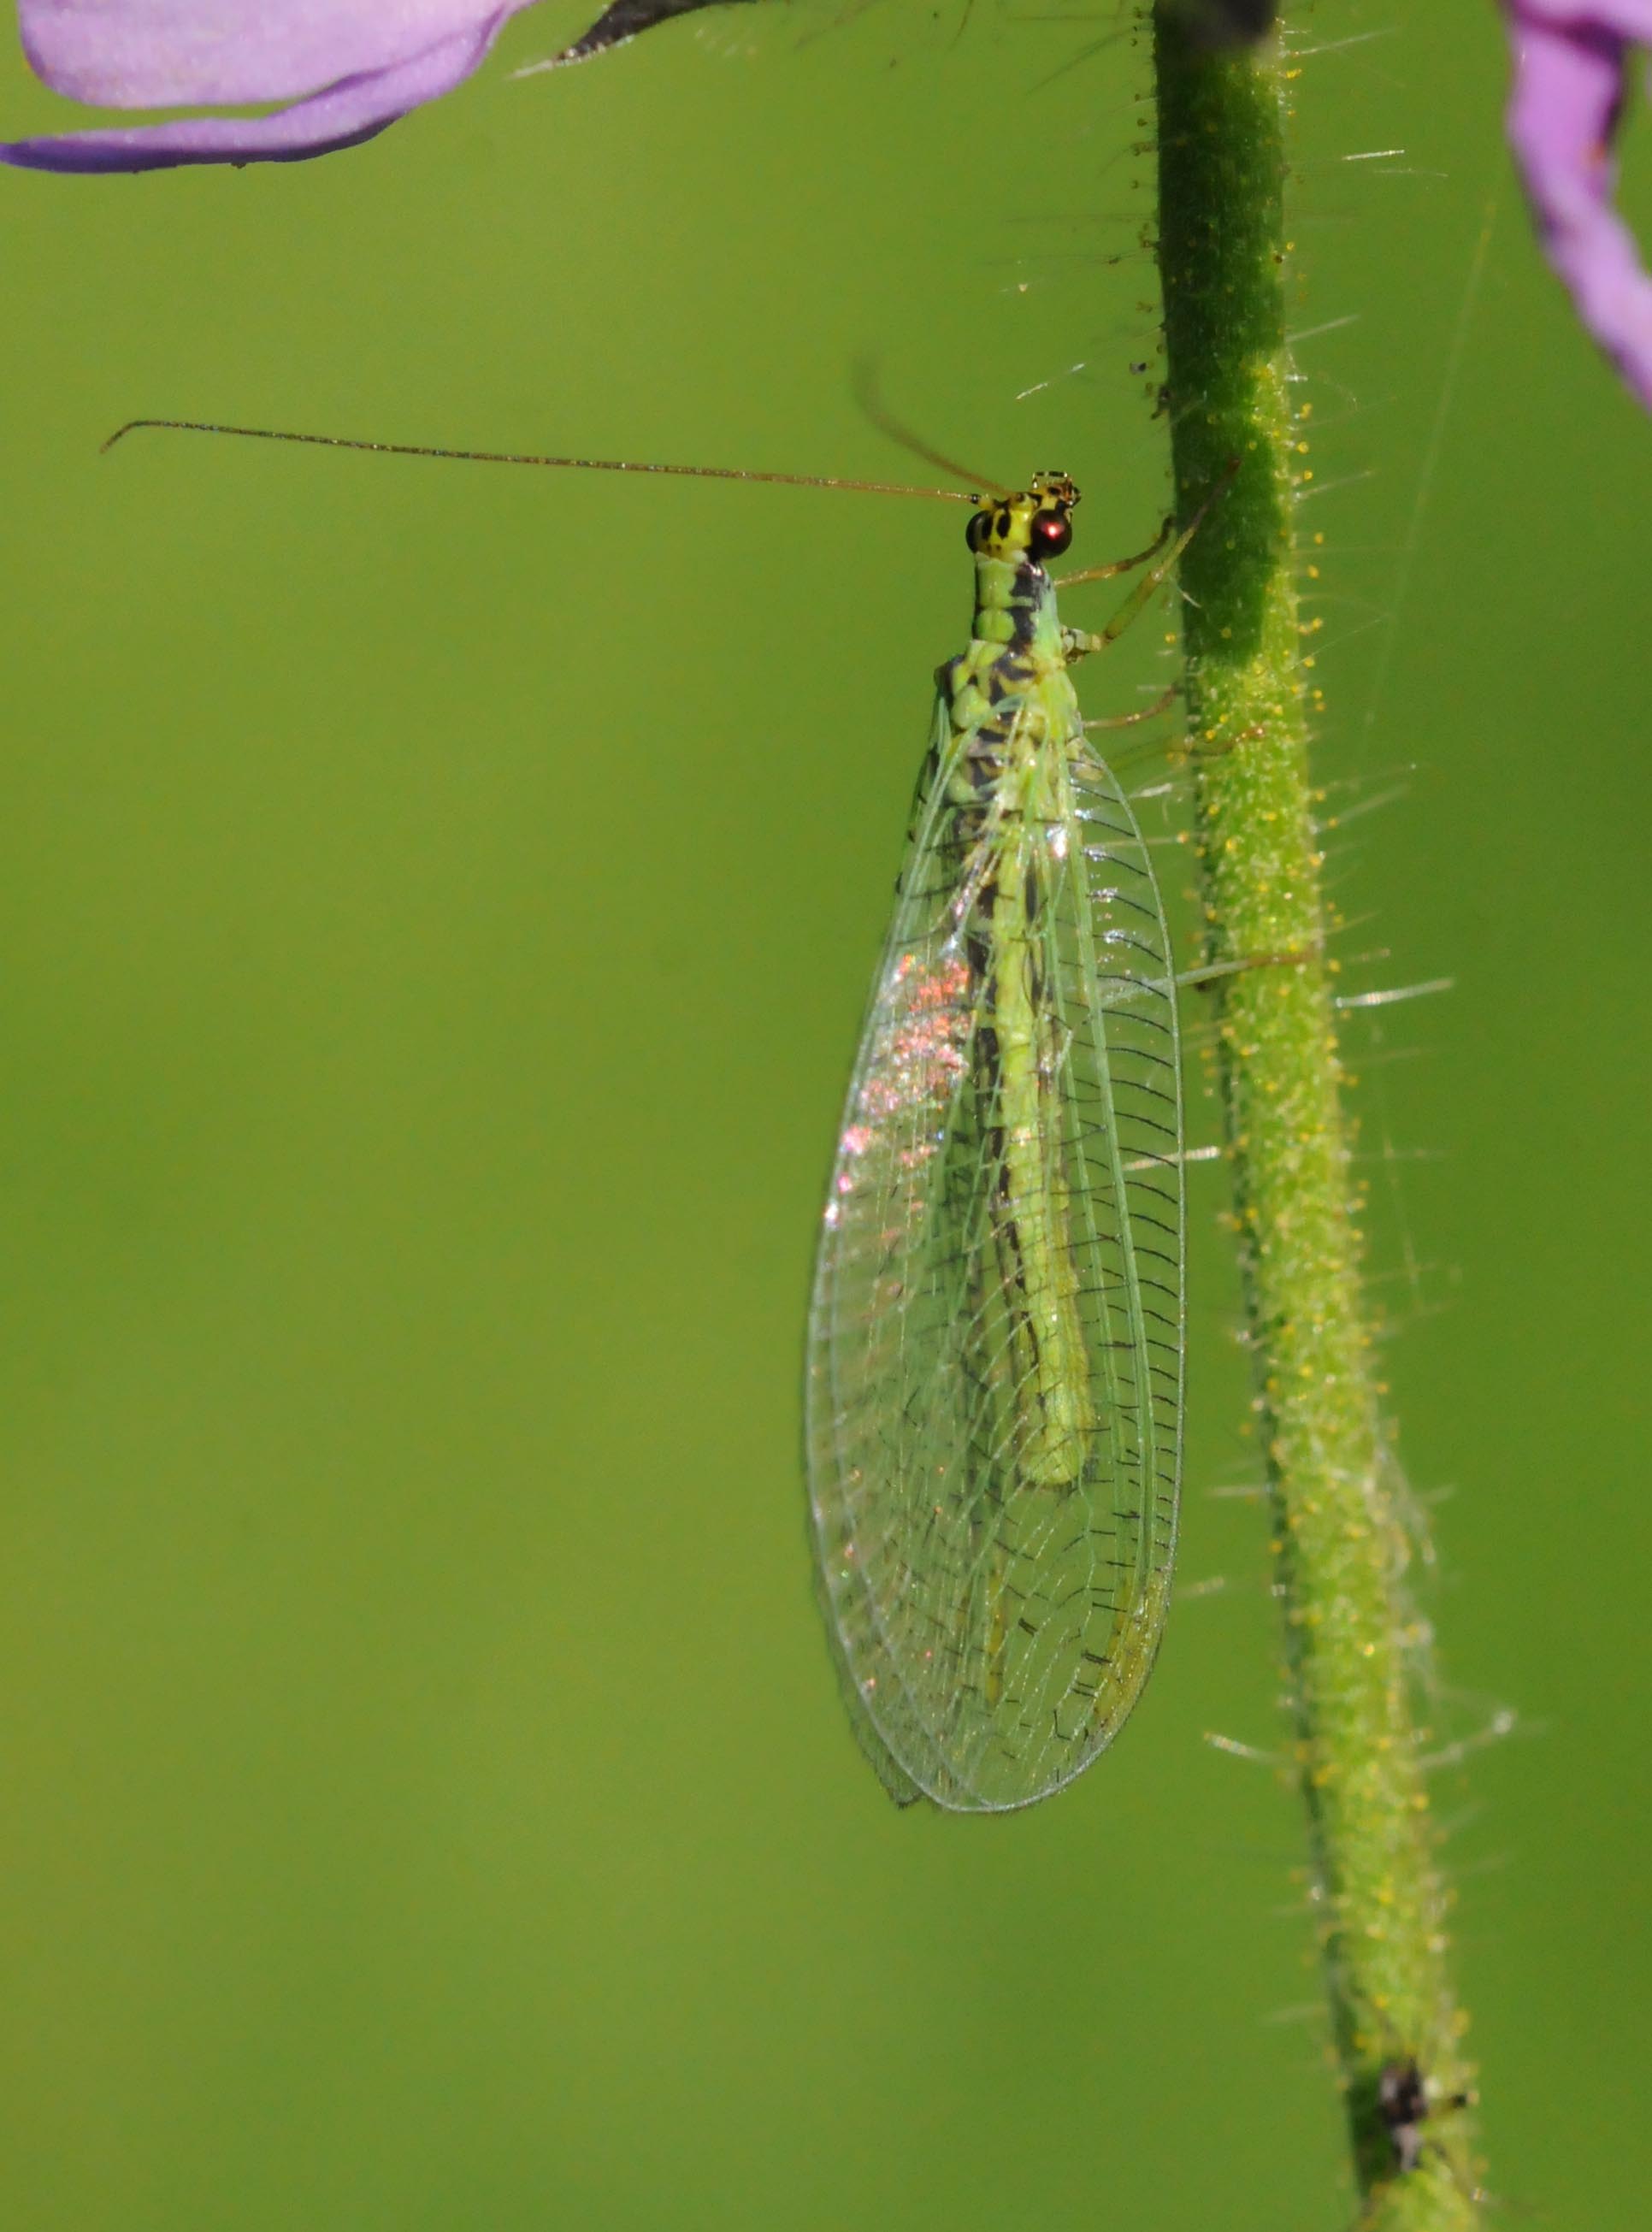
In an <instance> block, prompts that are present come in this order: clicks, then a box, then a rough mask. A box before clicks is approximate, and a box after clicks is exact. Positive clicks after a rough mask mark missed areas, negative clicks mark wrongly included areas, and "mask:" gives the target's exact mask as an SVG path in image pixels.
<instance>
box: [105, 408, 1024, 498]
mask: <svg viewBox="0 0 1652 2232" xmlns="http://www.w3.org/2000/svg"><path fill="white" fill-rule="evenodd" d="M151 429H160V430H163V431H168V432H171V433H175V434H238V435H240V436H241V437H242V438H243V439H245V440H247V441H252V442H305V443H308V444H310V445H311V446H312V447H314V448H316V449H321V450H371V451H375V452H376V453H377V454H378V455H379V456H381V457H452V458H457V459H458V460H459V461H460V462H461V463H463V464H472V465H551V466H556V467H559V468H563V469H566V470H568V471H570V472H580V473H671V474H673V475H675V476H677V477H678V478H680V479H683V480H696V481H768V482H769V483H773V484H774V485H775V486H777V487H780V488H821V489H847V490H851V491H852V492H853V493H854V494H856V495H859V496H925V497H928V498H930V499H931V500H932V501H934V502H936V503H973V504H979V503H980V502H981V498H980V496H978V495H973V494H972V495H966V494H965V493H964V491H963V490H962V489H940V488H908V487H906V486H904V484H903V483H900V482H898V481H852V480H843V479H840V478H838V477H835V476H832V475H829V474H823V473H822V474H817V473H759V472H751V471H748V470H747V469H746V468H745V467H744V466H742V465H657V464H642V463H639V462H638V461H637V460H636V459H634V458H630V457H537V456H533V455H529V454H528V453H526V452H519V451H509V450H439V449H437V448H434V447H433V446H432V445H431V444H428V443H424V442H366V441H361V440H359V439H358V438H355V437H354V436H352V435H349V434H294V433H288V431H285V430H284V429H282V428H281V427H276V426H224V425H215V424H214V423H213V422H212V421H211V420H209V419H127V421H126V425H124V426H117V427H116V428H115V430H114V431H113V434H111V435H110V437H109V438H108V440H107V442H105V443H104V444H103V445H102V451H101V453H100V454H102V455H104V456H107V454H108V452H109V451H111V450H113V447H114V445H115V444H116V443H117V442H122V441H124V440H125V439H126V436H127V435H128V434H138V433H143V432H146V431H149V430H151ZM908 446H909V447H910V446H913V445H911V444H909V445H908ZM919 454H920V455H921V456H924V457H930V456H932V454H933V453H932V452H930V451H927V450H925V451H920V452H919ZM934 461H935V462H936V464H940V465H941V466H942V467H943V470H946V471H948V472H950V471H953V470H956V468H954V467H953V466H952V465H950V464H948V463H947V461H946V460H945V459H944V458H939V457H936V458H935V460H934ZM959 477H960V478H961V479H967V478H968V477H969V476H968V475H967V474H964V473H962V472H960V474H959Z"/></svg>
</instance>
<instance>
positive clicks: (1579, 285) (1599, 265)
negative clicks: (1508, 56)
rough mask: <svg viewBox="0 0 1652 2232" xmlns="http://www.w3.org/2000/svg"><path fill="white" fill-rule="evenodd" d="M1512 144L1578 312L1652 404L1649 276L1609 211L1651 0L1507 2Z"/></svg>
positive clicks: (1651, 38) (1651, 35) (1650, 33)
mask: <svg viewBox="0 0 1652 2232" xmlns="http://www.w3.org/2000/svg"><path fill="white" fill-rule="evenodd" d="M1506 4H1507V7H1508V18H1509V36H1510V39H1511V41H1512V42H1513V49H1514V85H1513V93H1512V94H1511V96H1510V101H1509V109H1508V135H1509V144H1510V146H1512V147H1513V151H1514V159H1515V160H1516V162H1517V163H1518V164H1519V168H1520V176H1521V178H1522V179H1523V181H1524V182H1525V185H1526V195H1527V198H1528V199H1529V200H1530V202H1531V204H1532V215H1533V217H1535V219H1536V221H1537V226H1538V230H1539V234H1540V235H1541V237H1542V240H1543V245H1544V249H1545V253H1546V254H1547V256H1548V258H1549V261H1550V263H1552V265H1553V266H1554V268H1555V270H1556V271H1557V272H1558V274H1559V276H1560V278H1561V279H1562V280H1563V281H1564V282H1565V285H1566V287H1567V288H1568V289H1569V290H1570V292H1571V298H1572V302H1573V303H1574V304H1575V305H1576V308H1577V315H1578V316H1579V317H1580V318H1581V319H1582V320H1583V321H1584V325H1585V326H1586V327H1587V328H1588V329H1589V331H1590V333H1591V334H1593V335H1594V337H1595V339H1596V341H1598V342H1599V344H1600V346H1601V347H1602V348H1603V350H1604V351H1605V352H1606V354H1607V355H1608V356H1609V357H1610V359H1611V360H1612V361H1613V363H1614V364H1615V365H1616V367H1617V369H1618V371H1619V372H1620V373H1622V375H1623V380H1625V382H1626V383H1627V385H1628V386H1629V387H1630V388H1631V389H1632V390H1633V391H1634V393H1635V394H1636V396H1637V397H1638V398H1639V399H1640V400H1641V402H1642V403H1643V404H1644V405H1645V406H1647V407H1648V408H1649V409H1652V279H1649V277H1648V276H1647V273H1646V270H1645V269H1644V267H1643V266H1642V262H1641V258H1640V254H1639V251H1638V250H1637V249H1636V243H1635V237H1634V235H1633V234H1632V233H1631V232H1630V231H1629V227H1628V226H1627V225H1626V224H1624V223H1623V219H1622V217H1619V216H1618V214H1617V212H1616V210H1615V209H1614V208H1613V206H1612V192H1613V189H1614V186H1615V185H1616V165H1614V163H1613V160H1612V143H1613V140H1614V139H1615V138H1616V133H1617V128H1618V126H1619V124H1620V122H1621V120H1622V118H1623V103H1624V95H1625V92H1626V89H1627V78H1628V72H1629V57H1630V54H1631V50H1632V49H1634V48H1635V47H1636V46H1637V45H1640V44H1642V43H1646V42H1652V0H1506Z"/></svg>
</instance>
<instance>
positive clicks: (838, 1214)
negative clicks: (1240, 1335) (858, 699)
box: [807, 672, 1184, 1811]
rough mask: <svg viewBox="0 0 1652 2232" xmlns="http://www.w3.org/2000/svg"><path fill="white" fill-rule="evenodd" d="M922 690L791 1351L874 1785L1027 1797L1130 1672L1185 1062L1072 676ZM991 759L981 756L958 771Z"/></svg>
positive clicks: (829, 1597)
mask: <svg viewBox="0 0 1652 2232" xmlns="http://www.w3.org/2000/svg"><path fill="white" fill-rule="evenodd" d="M1001 743H1002V740H1001V738H1000V739H995V740H994V751H993V754H992V755H990V756H988V755H987V754H985V752H984V748H983V747H982V744H981V733H980V732H978V731H975V730H964V731H962V732H961V733H958V734H956V735H955V734H954V733H953V731H952V730H951V727H950V724H949V720H948V717H947V710H946V704H945V700H944V698H943V702H942V704H941V706H940V708H939V710H938V712H937V718H936V735H935V745H934V749H933V750H932V752H931V756H930V767H931V769H933V774H932V775H931V778H930V782H929V783H928V785H927V788H926V790H925V793H924V795H923V797H922V798H921V799H920V801H919V805H918V808H917V814H916V816H915V821H914V827H913V833H912V837H911V840H910V845H909V848H908V853H907V858H906V862H905V866H904V872H903V874H902V877H901V880H900V885H899V888H898V892H897V902H896V910H895V916H894V919H893V922H892V924H891V930H890V935H889V939H888V942H887V944H886V945H885V948H884V955H883V958H882V961H881V963H880V964H879V968H878V976H877V978H876V981H875V983H874V987H873V992H872V997H871V1005H870V1007H869V1009H868V1012H867V1015H866V1021H865V1029H864V1031H863V1034H862V1038H861V1044H860V1051H859V1054H858V1060H857V1062H856V1066H855V1071H854V1075H853V1078H852V1082H851V1085H850V1088H849V1093H848V1100H847V1104H846V1106H845V1113H844V1119H843V1125H842V1128H841V1132H840V1134H839V1145H838V1150H837V1155H836V1158H835V1162H834V1165H833V1168H832V1178H831V1184H830V1189H829V1192H828V1196H827V1201H826V1210H825V1215H824V1221H823V1226H822V1230H821V1235H820V1251H819V1256H818V1260H817V1267H816V1275H815V1286H814V1296H813V1308H812V1311H811V1315H810V1324H809V1344H808V1366H807V1454H808V1463H809V1480H810V1508H811V1514H812V1519H813V1530H814V1540H815V1551H816V1561H817V1579H818V1582H819V1586H820V1594H821V1598H822V1601H823V1604H824V1606H825V1609H826V1619H827V1625H828V1627H829V1629H830V1632H831V1633H832V1638H833V1643H834V1649H835V1651H836V1654H837V1658H838V1663H839V1674H840V1677H841V1679H842V1682H843V1684H844V1687H845V1691H846V1693H847V1694H848V1696H849V1698H850V1700H851V1707H852V1716H853V1719H854V1723H855V1726H856V1729H857V1732H858V1736H859V1737H860V1740H861V1742H862V1744H863V1747H864V1748H865V1749H866V1751H867V1752H868V1754H869V1755H870V1756H871V1760H872V1762H873V1764H874V1766H875V1767H877V1768H878V1772H879V1774H880V1775H881V1776H882V1777H883V1780H884V1784H885V1786H886V1788H889V1789H890V1791H891V1794H893V1795H894V1796H896V1797H897V1798H898V1799H901V1800H903V1801H904V1800H906V1799H910V1798H911V1797H914V1796H916V1795H917V1794H920V1793H922V1794H924V1795H927V1796H928V1797H930V1798H931V1799H933V1800H935V1801H936V1803H937V1804H940V1805H942V1806H944V1807H952V1808H956V1809H959V1810H965V1811H979V1810H1001V1809H1003V1808H1007V1807H1016V1806H1024V1805H1027V1804H1030V1803H1031V1802H1032V1801H1033V1800H1035V1799H1038V1798H1041V1797H1044V1796H1045V1795H1046V1794H1048V1793H1049V1792H1051V1791H1053V1790H1055V1789H1058V1788H1060V1786H1061V1785H1062V1784H1063V1783H1065V1782H1066V1781H1070V1780H1071V1778H1072V1776H1073V1775H1077V1774H1078V1773H1079V1770H1080V1769H1081V1768H1084V1767H1085V1766H1087V1765H1088V1763H1089V1762H1090V1761H1091V1760H1092V1759H1093V1758H1094V1757H1095V1755H1097V1753H1098V1752H1099V1751H1100V1750H1101V1749H1103V1748H1104V1747H1105V1745H1106V1744H1107V1743H1108V1742H1110V1741H1111V1738H1112V1736H1114V1735H1115V1734H1116V1733H1117V1731H1118V1729H1119V1727H1120V1726H1121V1725H1122V1723H1123V1722H1124V1718H1125V1716H1127V1715H1128V1713H1129V1711H1130V1708H1131V1706H1132V1705H1133V1704H1134V1703H1135V1701H1136V1698H1137V1696H1138V1694H1139V1693H1140V1690H1141V1688H1142V1685H1143V1682H1144V1681H1145V1680H1146V1677H1147V1674H1148V1672H1149V1671H1150V1667H1151V1664H1152V1660H1153V1657H1154V1653H1155V1651H1156V1647H1157V1643H1158V1638H1159V1635H1160V1632H1161V1631H1162V1628H1163V1621H1164V1615H1165V1612H1166V1609H1167V1606H1168V1600H1169V1578H1170V1563H1171V1557H1172V1554H1173V1550H1174V1547H1175V1537H1176V1491H1177V1482H1178V1470H1179V1457H1180V1446H1181V1425H1182V1416H1181V1413H1182V1314H1183V1305H1182V1258H1183V1237H1184V1235H1183V1206H1182V1165H1181V1161H1180V1149H1181V1087H1180V1073H1179V1064H1178V1052H1177V1041H1176V1008H1175V995H1174V989H1173V987H1172V983H1171V976H1170V962H1169V941H1168V938H1167V934H1166V931H1165V925H1164V919H1163V910H1162V908H1161V905H1160V901H1159V897H1158V891H1157V886H1156V879H1155V878H1154V875H1153V872H1152V866H1151V862H1150V858H1149V855H1148V852H1147V848H1146V847H1145V846H1144V845H1143V841H1142V838H1141V835H1140V833H1139V831H1138V830H1137V827H1136V822H1135V818H1134V816H1133V814H1131V811H1130V807H1129V805H1128V803H1127V801H1125V799H1124V795H1123V793H1122V792H1121V791H1120V789H1119V788H1118V784H1117V783H1116V782H1115V781H1114V780H1113V778H1112V776H1111V775H1110V774H1109V773H1108V772H1107V770H1106V769H1105V768H1104V767H1103V766H1102V765H1101V764H1100V763H1099V762H1098V761H1097V760H1096V759H1095V758H1094V757H1093V756H1092V754H1091V753H1090V751H1089V749H1088V747H1087V745H1086V744H1085V739H1084V734H1083V730H1082V726H1081V723H1080V721H1079V712H1078V708H1077V704H1076V701H1075V700H1074V698H1073V693H1072V685H1071V683H1070V682H1069V681H1068V679H1067V678H1066V675H1065V674H1064V673H1060V672H1057V673H1055V674H1053V675H1052V676H1051V677H1049V678H1047V679H1046V681H1045V682H1043V683H1041V684H1040V685H1038V686H1037V687H1036V688H1035V689H1034V690H1033V691H1029V692H1028V694H1027V701H1026V704H1025V705H1024V707H1023V708H1022V710H1021V711H1020V713H1019V714H1018V715H1017V717H1016V719H1015V723H1014V730H1013V732H1012V734H1011V736H1010V740H1009V744H1008V746H1007V748H1006V749H999V747H1000V746H1001ZM983 769H985V770H986V771H985V772H983Z"/></svg>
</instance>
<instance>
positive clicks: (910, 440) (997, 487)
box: [855, 357, 1014, 503]
mask: <svg viewBox="0 0 1652 2232" xmlns="http://www.w3.org/2000/svg"><path fill="white" fill-rule="evenodd" d="M855 400H856V402H857V403H858V404H859V406H860V407H861V409H862V411H864V412H865V414H866V416H867V418H868V419H871V423H872V425H874V426H876V427H877V429H878V432H879V433H881V434H887V435H888V437H889V438H890V440H891V442H898V443H899V444H900V446H901V448H902V449H903V450H910V451H911V453H912V455H913V456H914V457H922V458H923V462H924V464H926V465H935V466H936V467H938V468H939V470H941V471H942V472H943V473H950V474H951V476H952V477H953V479H954V480H959V481H973V482H974V483H975V487H976V488H977V489H980V490H984V491H985V492H986V493H987V494H988V495H990V496H1010V495H1012V494H1014V490H1011V489H1008V488H1007V487H1006V486H1005V484H1004V483H1003V482H1002V481H995V480H992V479H990V478H989V477H988V476H987V475H986V474H985V473H976V472H972V471H971V470H970V469H969V466H968V465H961V464H959V463H958V462H957V460H956V457H948V456H947V454H946V452H945V451H944V450H937V449H936V448H935V447H934V446H933V445H932V444H930V443H928V442H926V441H925V440H924V438H923V436H922V434H917V433H914V432H913V431H912V429H911V428H910V426H909V425H907V423H906V421H905V420H904V419H897V417H896V416H895V413H894V412H892V411H891V409H890V407H889V406H888V404H887V403H885V402H884V391H883V389H882V388H881V387H880V386H879V385H878V367H877V366H876V364H875V363H874V362H873V361H872V360H871V358H870V357H862V358H861V359H860V360H859V362H858V364H857V365H856V367H855ZM975 501H976V503H979V502H980V501H981V499H980V497H979V496H977V497H976V498H975Z"/></svg>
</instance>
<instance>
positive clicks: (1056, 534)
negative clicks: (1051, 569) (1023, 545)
mask: <svg viewBox="0 0 1652 2232" xmlns="http://www.w3.org/2000/svg"><path fill="white" fill-rule="evenodd" d="M1032 542H1033V557H1034V558H1037V559H1039V560H1040V561H1042V560H1043V559H1046V558H1059V556H1060V555H1061V553H1062V552H1063V551H1064V550H1065V549H1066V547H1067V545H1068V543H1069V542H1072V521H1071V520H1070V519H1069V518H1068V517H1067V516H1066V512H1064V511H1041V512H1040V514H1039V516H1038V517H1037V518H1036V519H1035V520H1034V521H1033V534H1032Z"/></svg>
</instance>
